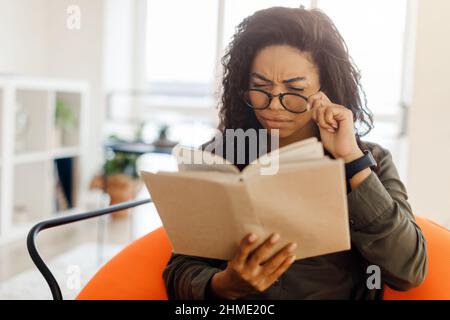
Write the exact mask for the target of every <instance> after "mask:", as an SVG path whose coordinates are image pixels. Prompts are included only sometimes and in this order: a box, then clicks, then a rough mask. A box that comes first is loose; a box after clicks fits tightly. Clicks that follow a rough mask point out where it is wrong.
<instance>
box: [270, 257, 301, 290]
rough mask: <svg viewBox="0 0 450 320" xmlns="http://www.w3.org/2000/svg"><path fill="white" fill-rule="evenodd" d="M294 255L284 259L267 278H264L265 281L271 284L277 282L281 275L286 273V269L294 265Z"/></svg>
mask: <svg viewBox="0 0 450 320" xmlns="http://www.w3.org/2000/svg"><path fill="white" fill-rule="evenodd" d="M294 261H295V255H289V256H288V257H286V258H285V259H284V260H283V262H282V263H281V265H280V266H279V267H278V268H277V269H276V270H275V272H273V273H272V274H270V275H269V276H267V277H266V281H268V282H269V283H270V284H272V283H273V282H274V281H275V280H277V279H278V278H279V277H280V276H281V275H282V274H283V273H285V272H286V270H287V269H289V267H290V266H291V265H292V264H293V263H294Z"/></svg>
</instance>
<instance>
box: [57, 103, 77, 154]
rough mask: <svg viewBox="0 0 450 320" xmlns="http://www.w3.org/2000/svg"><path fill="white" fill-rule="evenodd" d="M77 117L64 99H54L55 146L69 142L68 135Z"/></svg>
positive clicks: (70, 133) (71, 132)
mask: <svg viewBox="0 0 450 320" xmlns="http://www.w3.org/2000/svg"><path fill="white" fill-rule="evenodd" d="M76 124H77V119H76V115H75V113H74V111H73V109H72V108H71V107H70V106H69V105H68V104H67V103H65V102H64V101H62V100H56V108H55V147H60V146H62V145H65V144H70V142H71V141H69V139H70V137H71V136H73V132H74V131H75V129H76Z"/></svg>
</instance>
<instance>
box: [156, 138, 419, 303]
mask: <svg viewBox="0 0 450 320" xmlns="http://www.w3.org/2000/svg"><path fill="white" fill-rule="evenodd" d="M366 145H368V146H369V147H370V149H371V151H372V153H373V154H374V156H375V158H376V159H379V160H378V170H377V173H375V172H372V173H371V174H370V176H369V177H368V178H366V179H365V180H364V181H363V182H362V183H361V184H360V185H359V186H358V187H357V188H356V189H354V190H351V192H350V193H348V195H347V199H348V208H349V225H350V236H351V249H350V250H348V251H342V252H337V253H332V254H327V255H322V256H317V257H312V258H306V259H300V260H297V261H295V262H294V263H293V264H292V265H291V266H290V267H289V269H288V270H287V271H286V272H285V273H284V274H283V275H282V276H281V277H280V278H279V279H278V280H277V281H276V282H274V283H273V285H272V286H271V287H269V288H268V289H267V290H265V291H264V292H261V293H255V294H251V295H248V296H245V297H243V298H242V300H247V299H380V298H382V293H383V287H384V285H385V284H386V285H388V286H390V287H392V288H393V289H396V290H408V289H410V288H413V287H415V286H417V285H419V284H420V283H421V282H422V281H423V279H424V277H425V274H426V270H427V259H426V241H425V238H424V236H423V234H422V231H421V230H420V228H419V227H418V225H417V224H416V222H415V219H414V216H413V212H412V210H411V206H410V204H409V203H408V196H407V192H406V189H405V186H404V185H403V183H402V182H401V181H400V178H399V175H398V173H397V169H396V167H395V165H394V163H393V161H392V157H391V154H390V152H389V151H388V150H386V149H384V148H382V147H381V146H379V145H377V144H374V143H369V142H366ZM241 168H242V167H241ZM372 264H374V265H377V266H379V267H380V270H381V289H380V290H377V289H369V288H368V286H367V284H366V282H367V279H368V277H370V276H371V275H372V272H368V271H367V267H368V266H369V265H372ZM226 266H227V261H224V260H217V259H207V258H200V257H194V256H187V255H182V254H177V253H175V252H174V253H172V256H171V258H170V260H169V262H168V264H167V266H166V268H165V269H164V272H163V278H164V281H165V285H166V288H167V292H168V296H169V298H170V299H205V298H209V295H208V292H209V291H208V290H207V289H208V286H209V284H210V280H211V278H212V276H213V275H214V274H215V273H217V272H220V271H222V270H224V269H225V268H226Z"/></svg>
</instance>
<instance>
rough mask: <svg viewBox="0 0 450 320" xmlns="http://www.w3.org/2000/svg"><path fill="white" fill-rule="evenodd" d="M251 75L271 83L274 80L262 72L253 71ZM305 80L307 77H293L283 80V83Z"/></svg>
mask: <svg viewBox="0 0 450 320" xmlns="http://www.w3.org/2000/svg"><path fill="white" fill-rule="evenodd" d="M251 75H252V77H254V78H258V79H259V80H262V81H265V82H269V83H273V81H272V80H269V79H267V78H266V77H264V76H263V75H262V74H259V73H256V72H253V73H252V74H251ZM304 80H306V77H295V78H292V79H287V80H283V83H292V82H296V81H304Z"/></svg>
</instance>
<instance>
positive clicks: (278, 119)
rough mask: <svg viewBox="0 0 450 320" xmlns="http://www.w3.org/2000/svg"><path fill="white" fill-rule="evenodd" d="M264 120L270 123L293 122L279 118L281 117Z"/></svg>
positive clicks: (265, 118)
mask: <svg viewBox="0 0 450 320" xmlns="http://www.w3.org/2000/svg"><path fill="white" fill-rule="evenodd" d="M262 118H263V119H264V120H266V121H270V122H292V120H289V119H283V118H279V117H262Z"/></svg>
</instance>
